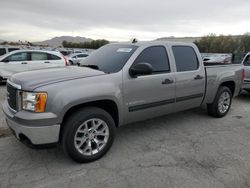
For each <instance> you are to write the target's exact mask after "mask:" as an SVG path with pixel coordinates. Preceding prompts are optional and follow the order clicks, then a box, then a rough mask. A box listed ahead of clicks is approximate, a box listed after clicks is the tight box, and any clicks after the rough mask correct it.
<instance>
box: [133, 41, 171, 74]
mask: <svg viewBox="0 0 250 188" xmlns="http://www.w3.org/2000/svg"><path fill="white" fill-rule="evenodd" d="M137 63H149V64H151V65H152V67H153V73H159V72H168V71H170V66H169V60H168V56H167V52H166V49H165V47H164V46H153V47H149V48H146V49H145V50H143V51H142V52H141V54H140V55H139V56H138V57H137V58H136V60H135V62H134V65H135V64H137Z"/></svg>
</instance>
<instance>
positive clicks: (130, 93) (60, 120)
mask: <svg viewBox="0 0 250 188" xmlns="http://www.w3.org/2000/svg"><path fill="white" fill-rule="evenodd" d="M81 66H82V67H76V66H70V67H61V68H53V69H50V70H49V71H48V70H36V71H30V72H26V73H19V74H15V75H13V76H12V77H11V78H10V79H9V80H8V84H7V91H8V99H7V100H6V101H5V102H4V104H3V111H4V113H5V115H6V120H7V124H8V125H9V127H10V128H11V129H12V130H13V132H14V134H15V135H16V137H17V138H18V139H20V140H21V141H25V142H26V143H27V142H28V143H29V144H31V145H32V146H34V145H40V144H51V143H60V144H61V145H62V148H63V150H64V151H65V152H66V153H67V154H68V155H69V156H70V157H71V158H72V159H74V160H75V161H77V162H90V161H94V160H97V159H99V158H100V157H102V156H103V155H104V154H105V153H106V152H107V151H108V150H109V149H110V147H111V145H112V143H113V141H114V138H115V130H116V128H117V127H119V126H121V125H125V124H128V123H133V122H137V121H142V120H146V119H150V118H154V117H157V116H162V115H165V114H169V113H174V112H178V111H182V110H187V109H191V108H195V107H199V106H201V105H207V109H208V113H209V114H210V115H212V116H214V117H223V116H225V115H226V114H227V113H228V111H229V109H230V107H231V102H232V98H233V96H236V95H238V93H239V92H240V89H241V83H242V76H243V69H242V65H240V64H238V65H215V66H206V67H204V65H203V61H202V58H201V55H200V53H199V51H198V48H197V47H196V46H195V45H194V44H192V43H175V42H160V41H154V42H138V43H113V44H108V45H106V46H103V47H101V48H100V49H98V50H97V51H95V52H93V53H92V54H91V55H90V56H89V57H87V58H86V59H85V60H84V62H81ZM69 93H70V94H69Z"/></svg>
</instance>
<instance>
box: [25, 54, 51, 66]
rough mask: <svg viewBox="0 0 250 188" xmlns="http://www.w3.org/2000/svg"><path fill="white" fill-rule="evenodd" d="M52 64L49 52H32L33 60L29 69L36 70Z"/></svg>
mask: <svg viewBox="0 0 250 188" xmlns="http://www.w3.org/2000/svg"><path fill="white" fill-rule="evenodd" d="M49 66H50V61H49V59H48V55H47V53H44V52H31V62H30V64H29V70H36V69H42V68H47V67H49Z"/></svg>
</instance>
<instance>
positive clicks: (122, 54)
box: [80, 44, 138, 73]
mask: <svg viewBox="0 0 250 188" xmlns="http://www.w3.org/2000/svg"><path fill="white" fill-rule="evenodd" d="M137 48H138V46H135V45H121V44H109V45H105V46H103V47H101V48H100V49H98V50H96V51H95V52H93V53H91V54H90V55H89V56H88V57H87V58H85V59H84V60H82V61H81V62H80V66H83V67H90V68H92V67H95V69H99V70H101V71H103V72H105V73H115V72H118V71H120V70H121V69H122V68H123V66H124V65H125V64H126V62H127V61H128V59H129V58H130V57H131V55H132V54H133V53H134V52H135V50H136V49H137Z"/></svg>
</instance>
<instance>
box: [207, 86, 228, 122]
mask: <svg viewBox="0 0 250 188" xmlns="http://www.w3.org/2000/svg"><path fill="white" fill-rule="evenodd" d="M231 103H232V92H231V90H230V89H229V88H228V87H225V86H222V87H220V88H219V89H218V92H217V94H216V96H215V99H214V102H213V103H212V104H208V105H207V110H208V114H209V115H211V116H214V117H218V118H220V117H224V116H225V115H226V114H227V113H228V111H229V109H230V107H231Z"/></svg>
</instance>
